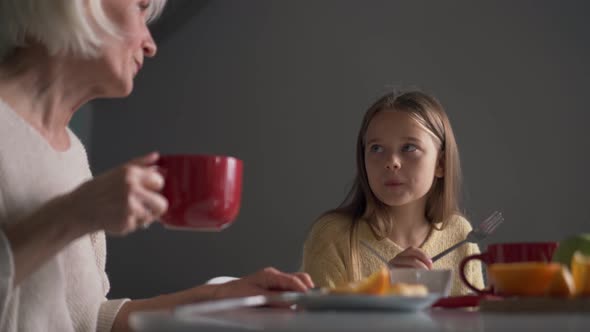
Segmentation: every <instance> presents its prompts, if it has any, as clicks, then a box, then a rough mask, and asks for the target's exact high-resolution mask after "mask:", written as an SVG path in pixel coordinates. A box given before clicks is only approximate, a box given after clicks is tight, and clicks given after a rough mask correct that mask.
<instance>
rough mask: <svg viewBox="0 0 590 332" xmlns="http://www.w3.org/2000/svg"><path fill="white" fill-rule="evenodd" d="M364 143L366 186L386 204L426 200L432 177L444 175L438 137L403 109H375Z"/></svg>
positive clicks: (395, 204) (400, 204)
mask: <svg viewBox="0 0 590 332" xmlns="http://www.w3.org/2000/svg"><path fill="white" fill-rule="evenodd" d="M365 142H366V143H365V167H366V170H367V178H368V180H369V186H370V187H371V190H372V191H373V194H374V195H375V196H376V197H377V198H378V199H379V200H380V201H381V202H383V203H384V204H386V205H388V206H391V207H400V206H404V205H407V204H411V203H416V202H426V199H427V194H428V192H429V190H430V188H431V187H432V184H433V182H434V179H435V177H442V176H443V175H444V171H443V167H442V162H441V161H440V160H439V159H440V158H439V146H440V144H439V143H438V140H436V139H435V138H434V136H432V134H430V133H429V132H428V131H427V130H426V129H425V128H424V127H422V126H421V125H420V124H418V122H417V121H416V120H414V119H413V118H412V117H411V116H410V115H409V114H408V113H406V112H396V111H390V110H384V111H380V112H378V113H377V114H376V115H375V116H374V117H373V119H372V120H371V122H370V123H369V126H368V128H367V132H366V134H365Z"/></svg>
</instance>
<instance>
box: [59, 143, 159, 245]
mask: <svg viewBox="0 0 590 332" xmlns="http://www.w3.org/2000/svg"><path fill="white" fill-rule="evenodd" d="M158 158H159V155H158V154H157V153H150V154H148V155H145V156H143V157H140V158H137V159H135V160H132V161H130V162H128V163H126V164H124V165H122V166H120V167H117V168H115V169H113V170H111V171H108V172H106V173H104V174H102V175H100V176H98V177H96V178H94V179H92V180H90V181H88V182H86V183H84V184H82V185H81V186H80V187H78V188H77V189H76V190H74V191H73V192H71V193H70V194H68V195H66V196H65V197H63V198H64V199H65V200H66V201H67V204H66V207H65V208H66V211H68V212H70V213H72V215H71V218H72V222H73V223H74V225H77V227H82V230H81V233H83V234H84V233H89V232H94V231H97V230H104V231H106V232H107V233H109V234H112V235H125V234H127V233H130V232H133V231H135V230H136V229H137V228H138V227H147V226H149V224H151V223H152V222H154V221H155V220H156V219H157V218H159V217H160V216H161V215H162V214H163V213H164V212H165V211H166V209H167V208H168V201H167V200H166V198H164V197H163V196H162V195H161V194H160V193H159V191H160V190H161V189H162V187H163V186H164V178H163V177H162V176H161V175H160V174H159V173H158V172H157V170H156V169H155V167H154V166H153V165H154V163H155V162H156V161H157V160H158ZM74 227H76V226H74Z"/></svg>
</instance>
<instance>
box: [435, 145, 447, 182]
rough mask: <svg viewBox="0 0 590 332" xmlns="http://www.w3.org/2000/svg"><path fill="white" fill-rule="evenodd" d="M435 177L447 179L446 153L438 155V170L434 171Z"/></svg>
mask: <svg viewBox="0 0 590 332" xmlns="http://www.w3.org/2000/svg"><path fill="white" fill-rule="evenodd" d="M434 176H435V177H437V178H439V179H440V178H444V177H445V153H444V151H442V152H441V153H440V154H439V155H438V160H437V162H436V169H435V170H434Z"/></svg>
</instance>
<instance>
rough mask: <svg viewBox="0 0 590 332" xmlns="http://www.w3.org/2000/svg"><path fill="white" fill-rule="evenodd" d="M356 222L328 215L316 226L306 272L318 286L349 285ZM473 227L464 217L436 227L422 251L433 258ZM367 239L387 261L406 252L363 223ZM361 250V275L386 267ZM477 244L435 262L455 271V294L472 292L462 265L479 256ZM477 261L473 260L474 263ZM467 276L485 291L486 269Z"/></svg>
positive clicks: (475, 266) (477, 267)
mask: <svg viewBox="0 0 590 332" xmlns="http://www.w3.org/2000/svg"><path fill="white" fill-rule="evenodd" d="M351 223H352V219H351V218H349V217H346V216H343V215H341V214H328V215H326V216H324V217H322V218H321V219H320V220H318V221H317V222H316V223H315V224H314V225H313V227H312V229H311V231H310V233H309V235H308V237H307V240H306V241H305V245H304V249H303V264H302V270H303V271H304V272H307V273H309V274H310V276H311V278H312V279H313V281H314V282H315V283H316V286H323V287H329V286H332V285H338V284H343V283H346V282H349V279H350V278H349V273H348V272H349V270H348V269H350V267H351V258H350V228H351V227H350V226H351ZM470 230H471V225H470V224H469V222H468V221H467V220H465V219H464V218H462V217H458V216H457V217H454V218H453V219H452V220H450V221H449V222H448V225H447V226H446V227H445V228H444V229H443V230H436V229H434V228H433V230H432V231H431V233H430V235H429V236H428V238H427V239H426V241H425V242H424V243H423V245H422V246H421V249H422V250H424V251H425V252H426V254H428V255H429V256H430V257H432V256H434V255H436V254H438V253H439V252H441V251H443V250H444V249H446V248H448V247H450V246H451V245H453V244H455V243H456V242H458V241H460V240H463V239H464V238H465V236H466V235H467V233H469V231H470ZM360 240H364V241H365V242H367V243H368V244H370V245H371V246H372V247H373V248H375V249H376V250H377V251H379V252H380V253H381V254H382V255H383V256H384V257H386V258H389V259H391V258H393V257H395V256H396V255H397V254H399V253H400V252H402V251H403V250H404V249H403V248H401V247H400V246H398V245H397V244H395V243H394V242H393V241H391V240H389V239H382V240H377V239H376V237H375V235H374V233H373V231H372V230H371V228H370V226H369V224H368V223H367V222H366V221H365V220H361V222H360V224H359V228H358V233H357V239H356V241H360ZM357 247H358V248H359V249H358V250H359V260H360V272H361V275H362V277H366V276H368V275H370V274H371V273H373V272H375V271H377V270H378V269H379V268H381V267H382V266H383V264H382V263H381V261H379V260H378V259H377V258H375V257H374V255H372V254H371V252H369V251H368V250H367V249H366V248H364V247H362V246H357ZM479 252H480V251H479V248H478V246H477V245H476V244H466V245H463V246H461V247H460V248H459V249H457V250H455V251H453V252H451V253H450V254H448V255H447V256H445V257H443V258H441V259H440V260H438V261H436V262H435V263H434V267H433V269H452V270H453V281H452V286H451V295H464V294H467V293H469V292H470V290H469V288H467V286H465V285H464V284H463V283H462V282H461V279H460V277H459V263H460V262H461V259H462V258H463V257H466V256H468V255H471V254H477V253H479ZM472 262H473V261H472ZM465 273H466V275H467V278H468V279H469V281H470V282H471V283H472V284H473V285H474V286H476V287H479V288H483V274H482V267H481V264H480V263H479V262H475V263H469V264H468V265H467V266H466V269H465Z"/></svg>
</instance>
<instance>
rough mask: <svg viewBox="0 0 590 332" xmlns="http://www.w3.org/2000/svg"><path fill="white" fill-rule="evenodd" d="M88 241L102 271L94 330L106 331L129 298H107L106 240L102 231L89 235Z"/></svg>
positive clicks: (109, 328) (108, 287) (108, 286)
mask: <svg viewBox="0 0 590 332" xmlns="http://www.w3.org/2000/svg"><path fill="white" fill-rule="evenodd" d="M90 242H91V243H92V246H93V248H94V255H95V258H96V264H97V266H98V268H99V271H102V273H101V278H102V284H103V292H104V293H103V294H104V296H105V298H104V302H103V303H102V304H101V305H100V309H99V312H98V318H97V323H96V325H97V326H96V330H97V331H98V332H103V331H104V332H108V331H110V330H111V328H112V326H113V322H114V321H115V318H116V317H117V314H118V313H119V310H120V309H121V306H123V304H124V303H125V302H127V301H129V299H118V300H107V299H106V295H107V294H108V292H109V289H110V285H109V279H108V277H107V275H106V273H105V272H104V271H105V265H106V240H105V235H104V232H96V233H93V234H91V235H90Z"/></svg>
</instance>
